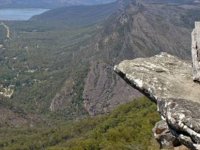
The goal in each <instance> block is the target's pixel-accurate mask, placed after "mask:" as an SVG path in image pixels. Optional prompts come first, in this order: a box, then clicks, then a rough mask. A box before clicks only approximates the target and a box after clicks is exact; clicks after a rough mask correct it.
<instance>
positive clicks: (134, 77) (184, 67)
mask: <svg viewBox="0 0 200 150" xmlns="http://www.w3.org/2000/svg"><path fill="white" fill-rule="evenodd" d="M114 70H115V72H116V73H117V74H118V75H120V76H121V77H122V78H123V79H124V80H125V81H126V82H127V83H128V84H130V85H131V86H132V87H134V88H136V89H138V90H139V91H140V92H141V93H143V94H144V95H146V96H147V97H148V98H150V99H151V100H152V101H154V102H155V103H156V104H157V107H158V112H159V113H160V115H161V118H162V119H163V120H162V121H161V122H159V123H157V124H156V126H155V128H154V135H155V137H156V139H157V140H158V141H159V142H160V144H161V147H163V148H166V147H171V146H174V147H175V146H178V145H181V144H183V145H185V146H186V147H188V148H189V149H192V150H200V115H199V114H200V109H199V108H200V84H199V83H195V82H193V76H192V64H190V63H189V62H186V61H184V60H181V59H179V58H177V57H175V56H172V55H169V54H167V53H161V54H159V55H156V56H154V57H150V58H137V59H134V60H125V61H123V62H121V63H120V64H119V65H117V66H115V67H114ZM163 121H164V122H163ZM159 127H161V128H162V129H160V128H159ZM158 128H159V129H160V130H159V132H158ZM164 133H166V134H165V135H162V134H164ZM161 138H162V139H161Z"/></svg>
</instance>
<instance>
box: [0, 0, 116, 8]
mask: <svg viewBox="0 0 200 150" xmlns="http://www.w3.org/2000/svg"><path fill="white" fill-rule="evenodd" d="M113 1H115V0H0V7H1V8H2V7H3V8H6V7H11V8H13V7H14V8H24V7H28V8H29V7H34V8H35V7H36V8H37V7H42V8H55V7H62V6H67V5H68V6H69V5H94V4H104V3H110V2H113Z"/></svg>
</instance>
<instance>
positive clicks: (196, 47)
mask: <svg viewBox="0 0 200 150" xmlns="http://www.w3.org/2000/svg"><path fill="white" fill-rule="evenodd" d="M192 61H193V80H194V81H199V82H200V22H195V28H194V30H193V32H192Z"/></svg>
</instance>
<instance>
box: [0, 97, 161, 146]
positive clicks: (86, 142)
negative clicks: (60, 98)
mask: <svg viewBox="0 0 200 150" xmlns="http://www.w3.org/2000/svg"><path fill="white" fill-rule="evenodd" d="M158 120H159V115H158V113H156V106H155V104H153V103H152V102H151V101H150V100H148V99H146V98H141V99H138V100H134V101H133V102H130V103H128V104H125V105H122V106H120V107H119V108H117V109H116V110H114V111H113V112H112V113H111V114H108V115H103V116H96V117H94V118H87V119H83V120H80V121H74V122H68V123H61V122H58V123H57V125H54V126H49V127H38V128H27V129H21V128H18V129H16V128H11V129H6V128H2V129H0V149H2V150H37V149H48V150H100V149H104V150H138V149H139V150H147V149H149V150H156V149H158V147H157V145H156V144H155V143H154V142H152V133H151V130H152V128H153V126H154V124H155V122H156V121H158Z"/></svg>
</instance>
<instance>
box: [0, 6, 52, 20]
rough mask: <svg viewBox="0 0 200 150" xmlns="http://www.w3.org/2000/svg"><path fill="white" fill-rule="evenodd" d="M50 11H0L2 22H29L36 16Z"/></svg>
mask: <svg viewBox="0 0 200 150" xmlns="http://www.w3.org/2000/svg"><path fill="white" fill-rule="evenodd" d="M48 10H49V9H40V8H23V9H13V8H9V9H0V20H19V21H20V20H21V21H23V20H29V19H30V18H31V17H33V16H35V15H39V14H42V13H44V12H46V11H48Z"/></svg>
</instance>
